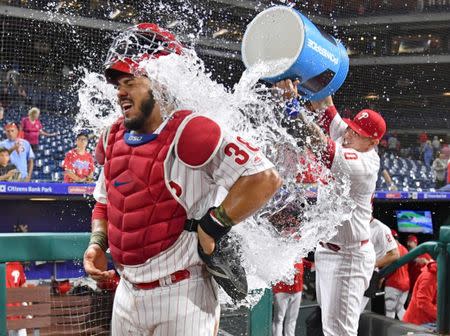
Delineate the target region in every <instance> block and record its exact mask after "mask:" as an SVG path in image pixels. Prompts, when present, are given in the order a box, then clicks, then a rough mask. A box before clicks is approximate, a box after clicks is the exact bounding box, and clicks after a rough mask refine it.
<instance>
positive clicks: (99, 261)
mask: <svg viewBox="0 0 450 336" xmlns="http://www.w3.org/2000/svg"><path fill="white" fill-rule="evenodd" d="M83 266H84V270H85V271H86V273H87V274H89V275H90V276H91V277H92V279H94V280H96V281H104V280H108V279H112V278H113V277H114V274H115V272H114V270H108V259H107V258H106V253H105V252H103V250H102V249H101V248H100V246H98V245H96V244H92V245H89V247H88V248H87V249H86V251H85V252H84V257H83Z"/></svg>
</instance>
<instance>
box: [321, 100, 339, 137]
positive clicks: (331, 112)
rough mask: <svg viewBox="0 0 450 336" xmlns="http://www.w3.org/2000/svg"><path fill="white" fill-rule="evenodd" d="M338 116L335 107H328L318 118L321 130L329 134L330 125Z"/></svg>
mask: <svg viewBox="0 0 450 336" xmlns="http://www.w3.org/2000/svg"><path fill="white" fill-rule="evenodd" d="M336 114H338V111H337V110H336V107H335V106H330V107H328V108H327V109H326V110H325V112H324V113H323V114H322V115H321V116H320V117H319V122H318V123H319V125H320V126H321V127H322V128H323V130H324V131H325V132H326V133H328V134H330V125H331V122H332V121H333V119H334V117H335V116H336Z"/></svg>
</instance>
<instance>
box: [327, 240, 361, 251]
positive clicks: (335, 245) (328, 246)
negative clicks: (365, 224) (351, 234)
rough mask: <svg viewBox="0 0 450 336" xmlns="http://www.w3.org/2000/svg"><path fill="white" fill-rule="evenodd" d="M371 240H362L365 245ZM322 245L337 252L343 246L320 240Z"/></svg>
mask: <svg viewBox="0 0 450 336" xmlns="http://www.w3.org/2000/svg"><path fill="white" fill-rule="evenodd" d="M368 242H369V239H365V240H361V242H360V243H361V245H360V246H363V245H365V244H367V243H368ZM319 244H320V246H322V247H325V248H328V249H330V250H331V251H334V252H337V251H339V250H340V249H341V247H340V246H339V245H337V244H333V243H324V242H319Z"/></svg>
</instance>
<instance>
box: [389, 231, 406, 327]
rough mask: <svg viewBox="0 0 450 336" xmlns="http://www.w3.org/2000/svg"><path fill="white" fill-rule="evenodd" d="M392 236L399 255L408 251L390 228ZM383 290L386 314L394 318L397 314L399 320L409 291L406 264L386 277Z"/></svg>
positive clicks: (401, 255)
mask: <svg viewBox="0 0 450 336" xmlns="http://www.w3.org/2000/svg"><path fill="white" fill-rule="evenodd" d="M392 236H393V237H394V238H395V241H396V243H397V246H398V250H399V252H400V257H403V256H404V255H405V254H407V253H408V250H407V249H406V247H404V246H403V245H402V244H400V242H399V241H398V233H397V231H395V230H392ZM384 291H385V294H384V303H385V305H386V316H387V317H390V318H395V315H397V316H398V319H399V320H401V319H402V318H403V315H404V314H405V302H406V299H407V298H408V292H409V273H408V264H405V265H403V266H402V267H400V268H398V269H397V270H396V271H395V272H394V273H392V274H390V275H389V276H388V277H387V279H386V284H385V288H384Z"/></svg>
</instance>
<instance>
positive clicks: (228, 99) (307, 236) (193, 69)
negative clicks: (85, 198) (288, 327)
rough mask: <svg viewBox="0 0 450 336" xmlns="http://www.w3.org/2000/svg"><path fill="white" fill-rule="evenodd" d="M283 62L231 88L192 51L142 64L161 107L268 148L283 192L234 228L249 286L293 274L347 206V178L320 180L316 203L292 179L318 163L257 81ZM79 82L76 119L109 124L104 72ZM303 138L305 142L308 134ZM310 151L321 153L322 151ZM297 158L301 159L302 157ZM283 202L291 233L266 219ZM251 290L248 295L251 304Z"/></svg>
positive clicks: (110, 103)
mask: <svg viewBox="0 0 450 336" xmlns="http://www.w3.org/2000/svg"><path fill="white" fill-rule="evenodd" d="M285 62H289V60H283V61H281V62H278V63H277V64H259V65H258V66H256V67H255V68H252V69H249V70H247V71H245V72H244V73H243V75H242V78H241V80H240V81H239V83H237V84H236V85H235V86H234V88H233V89H231V90H229V89H227V88H226V87H225V86H223V85H221V84H219V83H217V82H215V81H213V80H212V79H211V74H210V73H208V72H207V71H206V70H205V66H204V63H203V62H202V61H201V59H200V58H198V56H197V55H196V53H195V52H194V51H192V50H190V51H187V52H186V53H185V55H183V56H179V55H175V54H173V55H169V56H166V57H160V58H158V59H153V60H148V61H145V62H143V63H142V69H141V70H144V71H145V73H146V74H147V76H148V77H149V78H150V80H151V83H152V89H153V91H154V95H155V99H156V100H157V101H158V102H159V103H160V104H161V105H162V106H166V107H167V106H174V105H175V108H176V109H191V110H193V111H195V112H197V113H199V114H202V115H206V116H208V117H211V118H213V119H214V120H216V121H217V122H218V123H219V124H220V125H221V126H222V127H223V128H224V130H225V131H227V132H231V133H237V134H238V135H240V136H242V137H244V138H246V139H248V140H250V141H251V142H252V143H253V144H256V145H257V146H259V147H260V148H261V149H262V150H263V151H264V152H265V153H266V155H267V156H268V157H269V159H270V160H271V161H272V162H273V163H274V164H275V166H276V167H277V169H278V171H279V172H280V174H281V175H282V177H283V179H284V187H283V190H282V192H280V194H279V195H277V197H274V198H273V199H272V200H270V201H269V203H268V204H267V206H266V207H265V208H264V209H263V210H261V211H260V212H258V213H257V214H255V215H254V216H252V217H251V218H249V219H248V220H246V221H245V223H241V224H240V225H238V226H236V227H235V229H234V230H233V231H234V232H235V235H236V237H237V238H236V239H238V240H239V242H240V244H241V245H242V251H243V257H242V258H243V262H244V264H245V266H246V269H247V272H248V279H249V288H250V289H257V288H264V287H268V286H270V284H272V283H274V282H275V281H277V280H280V279H284V280H287V279H288V278H289V277H290V276H292V274H293V272H294V270H293V268H292V266H293V264H294V263H295V262H296V261H298V260H300V259H301V257H303V256H305V255H306V254H307V253H308V251H311V250H312V249H313V248H314V247H315V246H316V245H317V243H318V241H320V240H328V239H329V238H331V237H332V236H333V235H334V233H335V232H336V228H335V226H336V224H338V223H341V222H342V221H343V220H345V219H346V218H348V216H349V215H348V214H349V213H350V212H351V211H350V209H351V207H352V202H351V201H350V200H349V196H348V193H349V187H348V186H349V185H348V183H335V182H329V184H327V185H322V186H321V189H322V190H321V192H320V193H319V194H318V198H317V202H316V204H313V203H311V202H310V201H308V196H309V194H308V189H307V188H304V187H302V186H299V184H298V183H296V175H297V173H298V172H299V171H300V172H301V171H304V170H305V169H306V168H307V167H308V165H315V166H319V164H318V163H317V160H312V159H308V158H309V157H310V156H308V155H306V154H307V151H306V150H305V148H304V147H299V146H297V142H298V140H299V139H297V138H295V137H294V136H292V135H291V134H290V132H289V131H288V129H287V128H285V127H282V126H281V124H282V120H283V118H284V117H283V107H284V103H283V102H282V101H281V99H280V94H279V92H277V91H276V90H274V89H272V88H269V87H266V86H265V85H262V84H260V83H259V82H258V79H259V78H260V77H261V76H262V75H263V74H264V71H267V69H268V68H273V67H274V66H280V67H283V66H284V65H285ZM82 84H83V85H84V87H83V88H82V89H81V90H80V91H79V96H80V115H81V116H83V117H82V118H79V119H78V120H80V119H82V120H83V121H84V124H83V126H84V127H86V121H87V122H88V123H89V125H90V127H92V128H94V129H95V128H99V127H102V126H106V125H107V124H109V123H111V121H112V120H114V119H115V118H116V117H117V115H118V106H117V104H116V103H115V96H114V93H113V92H114V90H113V88H112V87H111V86H110V85H107V84H106V83H105V81H104V79H103V78H102V76H100V75H98V74H93V73H86V76H85V78H84V79H83V81H82ZM104 103H106V104H104ZM93 111H96V112H95V113H93ZM108 111H110V112H111V113H108ZM163 111H164V112H163V113H164V114H165V115H166V116H167V115H169V114H170V112H171V111H170V110H169V109H168V108H166V109H165V110H163ZM303 113H305V115H306V119H308V120H313V119H314V116H313V115H311V114H310V113H308V112H307V111H306V110H304V111H303ZM297 127H298V128H299V130H297V133H299V134H302V130H301V128H302V127H303V126H302V125H301V124H299V125H297ZM300 140H302V141H304V142H307V141H308V139H306V138H305V137H303V139H300ZM314 154H315V155H316V156H317V157H319V158H320V152H317V153H314ZM301 158H306V159H305V160H303V162H301ZM320 168H321V169H320V172H319V173H317V175H318V176H317V177H319V178H325V177H326V176H327V175H328V174H329V171H328V170H327V169H325V168H324V167H320ZM283 208H284V209H285V210H286V209H288V210H286V211H289V213H292V214H293V217H294V219H295V221H296V222H297V224H298V225H297V226H296V227H294V229H293V230H291V233H289V234H286V233H282V234H280V232H279V231H277V230H276V229H274V225H273V224H272V223H271V215H273V214H275V213H277V212H279V211H280V209H283ZM272 221H273V220H272ZM275 224H276V223H275ZM300 237H301V238H300ZM256 297H257V295H256V296H255V297H254V298H250V301H249V302H250V304H252V303H253V302H255V298H256Z"/></svg>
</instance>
